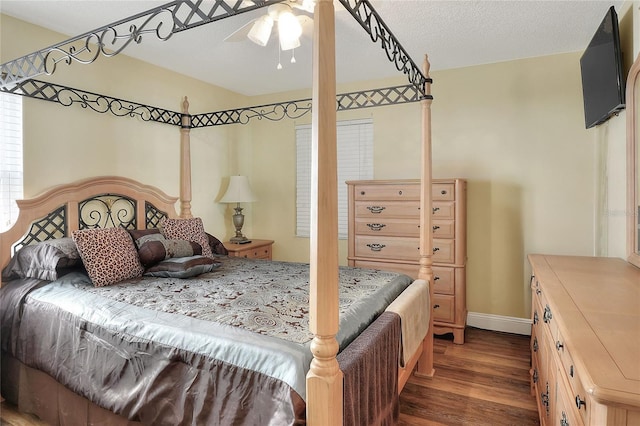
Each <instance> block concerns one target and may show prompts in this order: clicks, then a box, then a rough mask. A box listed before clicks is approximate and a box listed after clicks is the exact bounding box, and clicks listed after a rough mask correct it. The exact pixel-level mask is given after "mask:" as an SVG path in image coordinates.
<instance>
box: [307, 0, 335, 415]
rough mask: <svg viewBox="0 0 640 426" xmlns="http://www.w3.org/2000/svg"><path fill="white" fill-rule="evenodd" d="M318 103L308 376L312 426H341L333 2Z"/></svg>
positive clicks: (318, 16) (329, 1)
mask: <svg viewBox="0 0 640 426" xmlns="http://www.w3.org/2000/svg"><path fill="white" fill-rule="evenodd" d="M313 19H314V21H315V25H314V29H313V101H312V102H313V103H312V136H311V143H312V149H311V152H312V154H311V155H312V157H311V172H312V173H311V238H310V244H311V247H310V255H311V258H310V262H309V263H310V277H309V283H310V288H309V328H310V330H311V332H312V333H313V334H314V335H315V337H314V338H313V341H312V343H311V352H312V353H313V357H314V358H313V360H312V361H311V367H310V369H309V373H308V374H307V423H308V424H309V425H311V426H324V425H331V426H337V425H342V420H343V419H342V413H343V410H342V404H343V400H342V398H343V397H342V395H343V392H342V385H343V375H342V371H340V366H339V365H338V361H337V360H336V354H337V353H338V342H337V340H336V337H335V336H336V334H337V332H338V327H339V313H338V182H337V181H338V177H337V174H338V173H337V147H336V143H337V136H336V66H335V17H334V9H333V0H320V1H318V2H317V3H316V6H315V12H314V15H313Z"/></svg>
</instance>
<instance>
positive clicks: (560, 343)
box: [556, 340, 564, 352]
mask: <svg viewBox="0 0 640 426" xmlns="http://www.w3.org/2000/svg"><path fill="white" fill-rule="evenodd" d="M562 348H564V344H562V342H561V341H560V340H558V341H557V342H556V350H557V351H558V352H560V349H562Z"/></svg>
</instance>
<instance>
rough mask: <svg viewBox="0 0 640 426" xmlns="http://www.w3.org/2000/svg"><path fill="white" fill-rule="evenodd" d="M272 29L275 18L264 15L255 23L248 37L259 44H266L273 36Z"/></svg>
mask: <svg viewBox="0 0 640 426" xmlns="http://www.w3.org/2000/svg"><path fill="white" fill-rule="evenodd" d="M272 29H273V19H272V18H271V17H270V16H269V15H264V16H261V17H260V18H258V19H257V20H256V21H255V22H254V23H253V26H252V27H251V30H250V31H249V34H247V37H248V38H249V40H251V41H252V42H254V43H255V44H257V45H260V46H266V45H267V43H268V42H269V37H271V30H272Z"/></svg>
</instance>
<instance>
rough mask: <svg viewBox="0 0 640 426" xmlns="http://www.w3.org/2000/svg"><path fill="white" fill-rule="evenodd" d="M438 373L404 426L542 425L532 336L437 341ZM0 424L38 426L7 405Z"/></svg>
mask: <svg viewBox="0 0 640 426" xmlns="http://www.w3.org/2000/svg"><path fill="white" fill-rule="evenodd" d="M434 366H435V368H436V374H435V376H434V377H433V378H430V379H421V378H416V377H412V378H411V379H409V382H408V383H407V385H406V386H405V388H404V390H403V391H402V394H401V395H400V422H399V425H401V426H421V425H474V426H476V425H492V426H497V425H518V426H526V425H538V424H539V422H538V412H537V410H536V404H535V399H534V398H533V397H532V396H531V395H530V393H529V337H528V336H519V335H514V334H507V333H498V332H493V331H486V330H480V329H476V328H471V327H469V328H467V330H466V333H465V343H464V345H454V344H453V338H452V336H451V335H445V336H442V337H437V338H436V339H435V345H434ZM0 408H1V410H0V425H12V426H18V425H20V426H27V425H28V426H36V425H38V426H40V425H42V424H43V423H42V422H39V421H37V420H36V419H34V418H33V417H31V416H25V415H21V414H19V413H17V412H16V411H15V409H14V408H13V407H11V406H9V405H8V404H7V403H6V402H3V403H2V405H1V406H0Z"/></svg>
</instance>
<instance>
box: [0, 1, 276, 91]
mask: <svg viewBox="0 0 640 426" xmlns="http://www.w3.org/2000/svg"><path fill="white" fill-rule="evenodd" d="M282 1H283V0H252V2H247V1H243V0H215V1H213V2H210V1H209V2H203V1H202V0H198V1H196V2H193V1H191V0H177V1H172V2H170V3H167V4H165V5H163V6H158V7H156V8H153V9H150V10H148V11H146V12H142V13H139V14H137V15H134V16H130V17H128V18H125V19H122V20H120V21H117V22H114V23H112V24H109V25H105V26H103V27H100V28H97V29H95V30H93V31H90V32H87V33H84V34H81V35H79V36H77V37H74V38H71V39H69V40H66V41H63V42H61V43H58V44H55V45H53V46H50V47H47V48H45V49H42V50H39V51H37V52H33V53H30V54H28V55H25V56H22V57H20V58H18V59H15V60H13V61H10V62H6V63H4V64H2V65H0V87H7V86H12V85H14V84H17V83H19V82H21V81H24V80H27V79H29V78H33V77H36V76H38V75H42V74H49V75H51V74H53V73H54V72H55V70H56V67H57V65H58V64H59V63H61V62H62V63H65V64H67V65H70V64H72V63H73V62H77V63H80V64H91V63H93V62H95V60H96V59H97V58H98V57H99V56H100V54H102V55H103V56H105V57H111V56H115V55H117V54H119V53H120V52H122V51H123V50H124V49H126V48H127V47H128V46H129V45H131V43H135V44H139V43H142V41H143V40H144V38H145V37H144V36H145V35H154V36H155V37H156V38H157V39H159V40H161V41H165V40H168V39H169V38H170V37H171V36H172V35H173V34H175V33H178V32H181V31H185V30H189V29H191V28H195V27H198V26H200V25H204V24H208V23H211V22H214V21H218V20H220V19H224V18H228V17H230V16H235V15H238V14H240V13H244V12H248V11H251V10H255V9H259V8H262V7H265V6H268V5H269V4H273V3H280V2H282Z"/></svg>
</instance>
